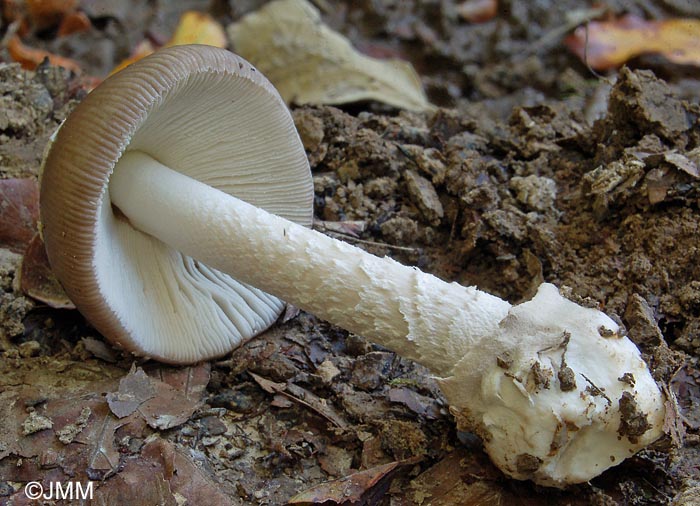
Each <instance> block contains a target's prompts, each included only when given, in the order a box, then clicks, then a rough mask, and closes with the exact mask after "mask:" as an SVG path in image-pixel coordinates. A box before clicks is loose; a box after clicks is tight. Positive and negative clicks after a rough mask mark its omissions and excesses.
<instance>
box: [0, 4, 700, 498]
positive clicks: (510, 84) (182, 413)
mask: <svg viewBox="0 0 700 506" xmlns="http://www.w3.org/2000/svg"><path fill="white" fill-rule="evenodd" d="M84 3H85V5H86V7H85V9H86V11H87V12H88V13H89V14H90V16H91V17H92V18H94V19H95V20H97V19H99V20H101V21H100V22H99V23H97V22H94V23H93V28H92V30H91V31H90V32H88V33H87V34H80V36H79V37H78V36H76V37H71V38H69V39H68V40H60V39H56V38H55V37H54V35H55V34H53V33H51V32H50V31H48V32H46V31H45V32H37V33H35V34H34V35H33V37H34V38H33V39H29V41H30V42H32V43H34V44H35V45H43V47H46V48H48V49H51V50H54V51H56V52H61V54H63V55H65V56H69V57H73V58H76V59H78V60H79V61H81V63H83V64H84V66H85V69H86V72H87V73H88V74H91V75H104V74H105V73H106V72H108V70H109V69H110V68H112V67H113V66H114V65H115V64H116V63H117V62H118V61H119V59H120V58H122V57H124V56H126V55H127V53H128V50H129V48H130V47H133V44H134V42H138V40H139V32H138V31H137V30H135V29H131V28H126V27H127V26H140V27H141V28H140V32H141V33H144V32H146V31H149V33H151V34H152V35H153V34H162V33H168V30H170V29H171V27H172V26H173V25H174V23H175V21H176V20H177V17H178V16H179V13H180V12H182V11H183V10H184V9H186V8H198V9H200V10H209V11H210V12H212V13H213V14H214V15H215V16H216V17H217V19H219V20H220V21H221V22H222V23H224V24H225V23H227V22H230V21H231V20H234V19H237V18H238V17H240V16H241V15H242V14H244V13H246V12H249V11H252V10H254V9H255V8H256V7H257V6H259V5H260V4H262V3H264V2H259V1H249V2H224V1H218V2H211V3H210V2H203V1H200V2H196V1H190V2H168V3H163V4H164V5H161V3H159V2H146V1H141V2H121V1H115V0H112V1H110V2H100V1H91V2H84ZM319 3H320V4H322V5H325V6H326V7H327V8H326V9H324V18H325V19H326V21H327V22H328V23H329V24H331V25H332V26H333V27H334V28H336V29H338V30H340V31H342V32H344V33H346V34H347V35H348V36H349V37H350V38H351V39H352V40H353V42H354V44H355V45H356V46H357V47H359V48H360V49H362V50H364V51H365V52H368V53H373V54H377V53H381V54H391V55H401V56H404V57H405V58H407V59H409V60H411V61H412V62H413V63H414V65H415V66H416V68H417V69H418V71H419V72H420V73H421V75H422V77H423V81H424V84H425V85H426V88H427V90H428V93H429V97H430V99H431V101H433V103H435V104H437V105H440V106H442V108H440V109H438V110H437V111H435V112H432V113H425V114H416V113H407V112H402V111H396V110H392V109H390V108H387V107H386V106H382V105H380V104H374V103H366V104H352V105H349V106H346V107H344V108H343V109H340V108H334V107H329V106H305V107H294V108H293V115H294V119H295V122H296V125H297V128H298V130H299V132H300V135H301V138H302V141H303V143H304V146H305V148H306V150H307V153H308V156H309V160H310V163H311V168H312V172H313V180H314V188H315V193H316V199H315V219H316V225H315V227H316V228H317V229H319V230H320V231H322V232H324V233H328V234H330V235H332V236H334V237H337V238H340V239H343V240H347V241H349V242H352V243H354V244H357V245H358V246H360V247H362V248H364V249H367V250H368V251H371V252H372V253H375V254H377V255H389V256H391V257H394V258H395V259H397V260H399V261H401V262H402V263H405V264H409V265H416V266H418V267H420V268H421V269H423V270H425V271H428V272H431V273H433V274H435V275H437V276H439V277H441V278H443V279H445V280H449V281H457V282H459V283H462V284H464V285H476V286H478V287H479V288H481V289H483V290H485V291H488V292H490V293H493V294H495V295H498V296H500V297H502V298H505V299H507V300H508V301H510V302H512V303H518V302H521V301H524V300H527V299H529V298H531V297H532V295H533V294H534V291H535V290H536V288H537V286H538V285H539V284H540V283H541V282H543V281H547V282H552V283H555V284H556V285H557V286H559V287H561V289H562V291H563V292H564V293H566V294H567V296H568V297H570V298H571V299H573V300H576V301H577V302H579V303H582V304H587V305H591V306H594V307H598V308H600V309H602V310H604V311H605V312H606V313H607V314H609V315H610V316H612V317H613V318H614V319H616V320H617V321H619V322H620V323H622V324H623V325H624V326H625V327H626V329H627V331H628V334H629V336H630V338H631V339H632V340H633V341H634V342H635V343H636V344H637V345H638V346H639V347H640V349H641V350H642V352H643V354H644V357H645V358H646V359H647V361H648V363H649V364H650V367H651V369H652V371H653V374H654V377H655V379H656V380H657V381H658V382H659V384H660V385H663V388H664V391H665V392H666V393H667V395H668V396H669V398H672V399H674V400H675V405H676V411H675V412H672V413H671V415H670V416H669V420H668V427H667V429H668V430H667V435H666V436H665V437H664V438H662V439H661V440H660V441H658V442H656V443H655V444H654V445H652V446H651V447H650V448H648V449H646V450H644V451H642V452H640V453H639V454H637V455H635V456H633V457H631V458H629V459H627V460H626V461H624V462H623V463H622V464H620V465H618V466H616V467H614V468H611V469H610V470H608V471H607V472H605V473H604V474H603V475H602V476H600V477H598V478H596V479H594V480H592V481H591V482H590V483H586V484H582V485H577V486H573V487H570V488H569V489H566V490H556V489H546V488H540V487H536V486H534V485H533V484H532V483H528V482H517V481H514V480H510V479H508V478H506V477H504V476H503V475H502V474H501V473H500V472H499V471H498V470H497V469H495V468H494V467H493V466H492V465H491V464H490V462H489V461H488V459H487V458H486V457H485V455H484V454H483V452H482V450H481V447H480V442H479V440H478V438H476V437H475V436H474V435H472V434H468V433H462V432H458V431H457V429H456V425H455V421H454V419H453V417H452V416H451V415H450V414H449V411H448V409H447V405H446V403H445V400H444V398H443V397H442V396H441V394H440V392H439V390H438V388H437V386H436V384H435V382H434V381H433V380H432V379H431V377H430V375H429V374H428V372H427V371H426V370H425V369H423V368H422V367H421V366H419V365H416V364H414V363H412V362H410V361H407V360H404V359H402V358H400V357H399V356H398V355H395V354H394V353H392V352H390V351H387V350H384V349H382V348H380V347H377V346H376V345H373V344H371V343H369V342H367V341H365V340H364V339H363V338H362V337H360V336H355V335H348V334H347V332H345V331H343V330H341V329H338V328H336V327H333V326H331V325H329V324H327V323H325V322H323V321H319V320H318V319H316V318H315V317H314V316H312V315H309V314H306V313H303V312H302V313H300V314H298V315H296V316H295V317H292V318H290V319H288V320H286V321H284V322H282V323H279V324H278V325H276V326H274V327H273V328H272V329H270V330H268V331H267V332H265V333H264V334H262V335H260V336H258V337H256V338H255V339H253V340H251V341H250V342H248V343H247V344H246V345H244V346H242V347H241V348H239V349H237V350H235V351H234V352H233V353H232V354H231V355H230V356H227V357H224V358H223V359H221V360H217V361H214V362H212V363H211V364H207V365H200V366H193V367H191V368H171V367H165V366H161V365H158V364H153V363H144V362H142V361H139V360H136V361H135V360H134V358H133V357H131V356H127V355H124V354H121V353H120V352H118V351H115V350H113V349H112V348H111V347H110V346H109V344H107V343H105V342H104V340H103V338H102V337H101V336H100V335H99V334H98V333H97V332H96V331H95V330H94V329H93V328H92V327H90V325H89V324H88V323H87V322H86V321H85V320H84V319H83V318H82V316H80V314H79V313H78V312H76V311H74V310H65V309H62V310H58V309H52V308H50V307H48V306H46V305H44V304H42V303H41V302H38V301H36V300H34V299H32V298H30V297H28V296H26V295H23V292H22V291H21V290H20V288H19V283H18V277H19V275H18V273H19V269H20V262H21V259H22V255H21V253H22V252H21V251H20V252H18V251H10V250H9V249H0V399H2V401H0V420H2V422H1V423H0V504H3V505H4V504H24V502H23V497H22V496H23V494H22V493H21V488H20V484H21V483H24V482H26V481H33V480H37V479H44V480H49V479H54V480H68V479H76V480H77V479H83V480H87V479H91V480H95V483H96V487H97V488H96V491H97V495H99V497H100V499H99V501H101V502H96V503H97V504H115V503H116V502H115V501H117V499H115V498H119V499H118V500H119V501H120V502H121V503H123V504H151V503H153V504H185V503H187V502H183V501H187V498H188V497H192V496H193V494H194V497H198V498H199V499H198V502H197V503H198V504H206V503H207V502H209V503H211V504H273V505H274V504H284V503H286V502H287V501H290V499H291V498H292V497H293V496H295V495H296V494H299V493H301V492H303V491H307V490H308V489H310V488H311V487H313V486H316V485H320V484H323V483H325V482H328V481H329V480H332V479H334V478H342V477H345V476H348V475H351V474H352V473H357V472H358V471H360V470H372V469H378V468H377V466H380V465H384V464H387V465H389V464H392V463H394V464H395V465H394V466H393V467H386V468H381V470H380V471H377V473H378V474H377V475H376V476H372V477H369V478H368V477H366V476H365V477H363V479H366V480H369V481H368V482H362V483H364V486H363V488H362V490H361V492H358V493H357V495H356V496H351V499H352V500H353V501H355V502H351V501H350V499H348V498H347V497H346V498H343V497H342V494H341V495H340V498H339V499H338V498H337V497H336V496H334V495H333V492H334V491H333V490H332V489H331V488H325V489H320V490H316V492H315V493H316V494H317V495H316V500H314V501H311V500H306V502H304V500H302V499H298V500H297V502H294V504H312V503H313V504H386V505H389V504H390V505H414V504H416V505H427V504H433V505H438V504H499V503H500V504H527V505H530V504H532V505H535V504H571V505H578V504H581V505H589V504H600V505H603V504H605V505H617V504H619V505H622V504H670V503H673V504H677V505H683V506H686V505H691V504H698V502H697V501H699V500H700V499H698V497H700V472H699V469H700V433H699V430H700V414H699V413H700V408H699V404H700V369H699V368H698V357H700V219H699V216H700V173H698V167H700V104H699V103H698V102H699V100H700V96H698V95H697V92H695V93H694V94H693V93H692V91H691V90H693V89H695V90H697V89H700V83H699V82H698V81H697V75H695V76H694V75H693V70H692V69H687V68H686V69H681V68H678V67H674V66H672V65H670V64H668V63H665V62H660V61H658V60H650V59H643V58H641V59H638V60H636V61H634V62H631V64H630V66H629V67H628V68H623V69H622V70H620V71H619V72H618V73H616V74H615V76H610V77H609V78H606V77H599V76H598V77H596V76H594V75H592V74H591V73H590V71H589V69H587V68H586V67H585V65H583V64H581V63H580V62H579V61H578V60H576V59H575V57H574V56H572V55H569V54H568V53H566V51H565V50H564V49H563V48H562V45H561V43H560V42H561V37H562V35H563V33H560V32H559V29H560V28H561V26H560V20H561V19H564V18H565V14H566V13H567V12H570V11H573V10H574V9H575V8H577V7H578V6H579V3H578V2H573V1H564V2H548V1H545V2H534V3H529V2H501V3H500V7H499V11H498V14H497V16H496V17H495V18H494V19H491V20H489V21H486V22H484V23H480V24H468V23H465V22H464V21H463V20H462V19H461V18H459V16H458V15H457V14H456V12H457V11H456V10H455V9H456V4H454V3H453V2H451V1H447V2H437V1H435V2H414V1H408V2H393V1H389V0H385V1H380V2H336V1H331V0H328V1H325V2H319ZM623 3H625V4H626V2H620V4H623ZM131 4H133V5H132V7H131V8H130V9H126V8H125V6H127V5H131ZM675 4H678V6H675ZM663 5H664V7H658V6H656V5H655V4H651V3H649V4H647V3H646V2H644V1H638V2H634V4H633V5H632V6H629V5H626V6H625V7H624V8H625V11H626V12H629V11H631V12H635V13H637V14H641V15H649V16H656V17H661V16H670V15H686V16H690V15H698V12H685V11H683V9H692V7H687V6H686V3H683V2H664V3H663ZM687 5H690V3H688V4H687ZM608 6H609V8H610V9H611V10H612V11H616V12H620V11H622V9H623V7H621V6H618V5H617V2H608ZM91 9H92V11H91ZM129 20H131V21H132V23H135V24H128V23H127V21H129ZM134 20H136V21H138V23H136V21H134ZM6 61H7V58H6ZM613 77H614V79H613ZM613 81H614V82H613ZM81 82H82V81H81V78H80V77H77V76H74V75H69V74H68V73H67V72H65V71H62V70H60V69H57V68H54V67H49V66H42V67H40V68H39V69H38V70H37V71H35V72H30V71H23V70H21V69H20V68H19V67H18V66H17V65H15V64H0V90H1V92H0V101H2V104H1V105H0V177H2V178H4V179H6V178H20V177H30V178H36V177H37V175H38V171H39V166H40V160H41V155H42V152H43V150H44V147H45V145H46V142H47V140H48V137H49V136H50V134H51V133H52V132H53V130H54V129H55V128H56V126H57V125H58V124H59V123H60V121H61V120H62V119H63V118H64V117H65V116H66V115H67V114H68V112H69V111H70V109H71V108H72V106H73V105H74V104H76V103H77V102H78V101H79V100H80V99H81V98H82V97H83V96H84V93H85V91H84V89H83V88H82V87H81V85H80V84H81ZM693 86H695V88H693ZM144 371H145V373H144ZM183 375H185V376H187V378H188V379H187V381H186V384H187V389H186V390H185V391H184V393H183V391H181V389H180V390H178V388H180V386H181V385H182V384H184V383H183V381H184V380H182V376H183ZM134 399H137V400H139V402H146V401H148V402H154V403H155V404H153V405H152V406H151V407H150V408H146V407H144V406H145V405H146V404H144V405H142V407H141V408H139V409H138V410H137V409H136V408H134V409H131V410H130V408H129V406H130V404H129V402H131V401H133V400H134ZM164 399H166V400H164ZM156 401H158V402H156ZM134 402H135V401H134ZM110 409H111V412H110ZM115 410H116V411H115ZM149 410H150V411H149ZM117 411H118V412H119V414H122V415H123V416H120V417H116V416H115V415H116V414H117ZM674 414H675V415H676V416H674ZM97 421H99V424H98V423H97ZM632 430H635V429H634V428H632ZM18 433H21V434H22V437H21V438H20V439H19V440H17V441H15V434H18ZM54 436H55V437H54ZM397 462H398V463H399V464H396V463H397ZM173 469H176V471H177V472H175V471H173ZM178 472H179V475H178ZM144 473H150V474H151V475H153V476H158V477H160V481H158V480H154V483H150V482H149V483H143V481H142V476H143V474H144ZM358 480H359V478H358ZM136 484H138V486H136ZM358 486H359V485H358ZM334 497H336V498H335V499H334ZM319 498H320V499H319ZM127 499H128V500H127ZM324 501H326V502H324ZM344 501H345V502H344ZM499 501H500V502H499ZM187 504H194V503H192V502H189V503H187Z"/></svg>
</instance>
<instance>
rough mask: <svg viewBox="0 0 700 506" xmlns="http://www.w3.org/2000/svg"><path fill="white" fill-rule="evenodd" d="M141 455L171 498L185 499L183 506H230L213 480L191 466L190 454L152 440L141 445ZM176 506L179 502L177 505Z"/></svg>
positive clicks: (169, 443) (197, 467) (168, 443)
mask: <svg viewBox="0 0 700 506" xmlns="http://www.w3.org/2000/svg"><path fill="white" fill-rule="evenodd" d="M141 455H142V456H143V457H144V459H145V460H146V461H147V462H149V463H150V464H151V471H150V472H153V471H156V472H157V473H158V474H160V475H161V476H162V477H163V478H164V479H165V480H166V481H167V482H168V485H169V489H170V490H171V491H172V493H173V495H174V496H175V497H176V498H177V497H178V496H180V497H181V498H183V499H185V500H186V504H192V505H194V504H206V505H207V506H224V505H230V504H233V501H232V500H231V499H229V498H228V496H227V495H226V494H225V493H224V491H223V490H222V489H221V487H220V486H219V484H218V483H216V481H215V480H214V478H213V477H212V476H210V475H209V474H208V473H207V472H206V471H205V470H204V469H203V468H202V466H200V465H198V464H197V463H195V462H193V460H192V457H191V455H190V454H188V453H185V452H183V451H182V450H181V449H179V448H178V447H177V446H176V445H174V444H173V443H171V442H170V441H166V440H164V439H160V438H157V439H153V440H151V441H149V442H147V443H146V444H145V445H144V447H143V449H142V450H141ZM120 502H121V501H120ZM122 504H124V503H122ZM132 504H135V503H132ZM141 504H144V503H141ZM178 504H182V502H181V501H178Z"/></svg>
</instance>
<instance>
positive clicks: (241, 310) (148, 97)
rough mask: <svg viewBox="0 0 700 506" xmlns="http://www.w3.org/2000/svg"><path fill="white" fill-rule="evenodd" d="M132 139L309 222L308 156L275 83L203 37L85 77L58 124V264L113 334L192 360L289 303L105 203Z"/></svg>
mask: <svg viewBox="0 0 700 506" xmlns="http://www.w3.org/2000/svg"><path fill="white" fill-rule="evenodd" d="M129 150H138V151H141V152H144V153H146V154H148V155H150V156H151V157H153V158H154V159H156V160H158V161H159V162H160V163H162V164H164V165H167V166H168V167H170V168H171V169H173V170H176V171H178V172H181V173H183V174H186V175H188V176H190V177H192V178H194V179H197V180H199V181H201V182H203V183H206V184H208V185H210V186H212V187H215V188H217V189H219V190H222V191H224V192H226V193H228V194H230V195H234V196H236V197H238V198H240V199H241V200H244V201H246V202H249V203H251V204H253V205H255V206H258V207H260V208H263V209H265V210H267V211H269V212H271V213H273V214H277V215H279V216H282V217H284V218H287V219H289V220H291V221H294V222H296V223H299V224H302V225H305V226H309V225H310V224H311V220H312V215H313V183H312V180H311V173H310V169H309V164H308V160H307V158H306V154H305V152H304V148H303V146H302V143H301V141H300V139H299V136H298V134H297V132H296V129H295V127H294V122H293V120H292V118H291V115H290V113H289V111H288V109H287V106H286V105H285V103H284V102H283V101H282V99H281V98H280V96H279V94H278V93H277V91H276V90H275V89H274V88H273V86H272V85H271V84H270V83H269V82H268V81H267V79H266V78H265V77H264V76H262V75H261V74H260V73H259V72H258V71H256V69H255V68H254V67H253V66H252V65H251V64H250V63H248V62H247V61H245V60H243V59H242V58H240V57H238V56H236V55H234V54H233V53H231V52H229V51H226V50H223V49H218V48H214V47H210V46H202V45H191V46H176V47H171V48H167V49H163V50H161V51H158V52H156V53H154V54H153V55H151V56H149V57H147V58H144V59H143V60H141V61H139V62H137V63H134V64H132V65H131V66H129V67H127V68H126V69H124V70H122V71H121V72H119V73H117V74H115V75H113V76H111V77H110V78H108V79H107V80H105V81H104V82H103V83H102V84H101V85H100V86H99V87H97V88H96V89H95V90H93V91H92V92H91V93H90V94H89V95H88V96H87V97H86V98H85V99H84V100H83V101H82V102H81V103H80V104H79V105H78V106H77V107H76V108H75V110H74V111H73V112H72V113H71V114H70V116H69V117H68V118H67V119H66V121H65V122H64V124H63V125H62V126H61V128H60V130H59V131H58V132H57V134H56V135H55V139H54V141H53V143H52V145H51V146H50V147H49V149H48V150H47V155H46V157H45V159H44V164H43V171H42V177H41V197H40V205H41V221H42V230H43V237H44V241H45V244H46V251H47V254H48V257H49V261H50V263H51V266H52V268H53V270H54V272H55V273H56V276H57V277H58V279H59V280H60V281H61V283H62V284H63V286H64V288H65V290H66V292H67V294H68V296H69V297H70V298H71V300H72V301H73V302H74V303H75V305H76V306H77V308H78V309H79V310H80V311H81V313H83V315H84V316H85V317H86V318H87V319H88V320H89V321H90V322H91V323H92V324H93V325H94V326H95V328H97V329H98V330H99V331H100V332H101V333H102V334H103V335H105V336H106V337H107V338H108V339H109V340H110V341H112V342H113V343H115V344H116V345H118V346H121V347H123V348H125V349H127V350H129V351H131V352H133V353H135V354H138V355H144V356H148V357H152V358H157V359H159V360H161V361H165V362H170V363H191V362H196V361H199V360H206V359H209V358H213V357H217V356H221V355H223V354H225V353H227V352H229V351H230V350H232V349H233V348H235V347H236V346H238V345H239V344H240V343H242V342H243V341H245V340H246V339H249V338H251V337H253V336H255V335H257V334H259V333H260V332H262V331H263V330H265V329H266V328H267V327H269V326H270V325H271V324H272V323H274V322H275V320H276V319H277V318H278V316H279V315H280V313H281V312H282V310H283V309H284V302H282V301H280V300H279V299H277V298H276V297H273V296H271V295H269V294H266V293H264V292H262V291H260V290H258V289H256V288H253V287H251V286H248V285H245V284H242V283H239V282H238V281H236V280H235V279H233V278H231V277H230V276H228V275H227V274H224V273H222V272H219V271H216V270H214V269H211V268H209V267H207V266H206V265H203V264H202V263H200V262H197V261H196V260H194V259H192V258H190V257H187V256H185V255H183V254H181V253H180V252H177V251H175V250H173V249H172V248H170V247H169V246H168V245H166V244H164V243H162V242H160V241H159V240H157V239H155V238H153V237H151V236H149V235H146V234H144V233H142V232H140V231H138V230H136V229H134V228H133V227H132V226H131V225H130V224H129V223H128V221H127V220H126V219H124V217H123V216H121V215H120V213H119V212H118V211H116V210H114V209H113V207H112V205H111V203H110V197H109V191H108V185H109V180H110V176H111V174H112V171H113V169H114V166H115V164H116V163H117V161H118V160H119V158H120V157H121V156H122V155H123V154H124V153H125V152H126V151H129Z"/></svg>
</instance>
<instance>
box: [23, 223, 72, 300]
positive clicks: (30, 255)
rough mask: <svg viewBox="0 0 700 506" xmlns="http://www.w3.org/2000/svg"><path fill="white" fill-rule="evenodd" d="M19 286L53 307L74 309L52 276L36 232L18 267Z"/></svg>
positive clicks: (39, 237)
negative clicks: (20, 265) (19, 267)
mask: <svg viewBox="0 0 700 506" xmlns="http://www.w3.org/2000/svg"><path fill="white" fill-rule="evenodd" d="M20 288H21V289H22V291H23V292H24V293H25V294H27V295H29V296H30V297H31V298H33V299H36V300H38V301H40V302H43V303H44V304H46V305H47V306H49V307H52V308H55V309H75V304H73V302H71V300H70V299H69V298H68V295H66V292H65V291H64V290H63V287H62V286H61V284H60V283H59V282H58V279H56V276H54V274H53V271H52V270H51V266H50V265H49V259H48V257H47V256H46V249H45V248H44V241H42V240H41V236H40V235H39V234H38V233H37V234H35V235H34V238H33V239H32V240H31V242H30V243H29V246H27V249H26V251H25V252H24V257H23V258H22V267H21V269H20Z"/></svg>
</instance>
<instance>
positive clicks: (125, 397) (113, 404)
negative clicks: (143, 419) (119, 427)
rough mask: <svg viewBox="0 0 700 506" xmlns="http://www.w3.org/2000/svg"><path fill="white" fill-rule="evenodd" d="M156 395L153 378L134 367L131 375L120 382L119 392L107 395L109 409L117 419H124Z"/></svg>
mask: <svg viewBox="0 0 700 506" xmlns="http://www.w3.org/2000/svg"><path fill="white" fill-rule="evenodd" d="M155 395H156V392H155V388H154V387H153V385H152V384H151V378H149V377H148V375H147V374H146V373H145V372H144V370H143V369H141V368H138V369H135V367H133V366H132V369H131V371H130V372H129V374H127V375H126V376H124V377H123V378H122V379H121V380H119V390H118V391H117V392H110V393H108V394H107V403H108V404H109V409H110V410H111V411H112V413H114V415H115V416H116V417H117V418H124V417H125V416H129V415H130V414H131V413H133V412H134V411H136V410H137V409H138V408H139V406H141V404H143V403H144V402H146V401H147V400H149V399H151V398H153V397H154V396H155Z"/></svg>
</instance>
